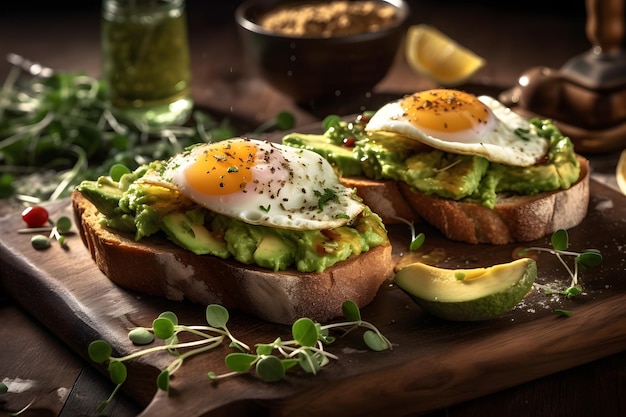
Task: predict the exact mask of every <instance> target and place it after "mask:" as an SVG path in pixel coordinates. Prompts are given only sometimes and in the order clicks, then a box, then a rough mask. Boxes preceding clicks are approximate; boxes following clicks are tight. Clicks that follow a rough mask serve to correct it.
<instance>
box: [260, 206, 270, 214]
mask: <svg viewBox="0 0 626 417" xmlns="http://www.w3.org/2000/svg"><path fill="white" fill-rule="evenodd" d="M271 208H272V205H271V204H268V205H267V207H263V206H259V209H261V211H263V212H265V213H269V212H270V209H271Z"/></svg>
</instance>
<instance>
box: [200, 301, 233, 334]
mask: <svg viewBox="0 0 626 417" xmlns="http://www.w3.org/2000/svg"><path fill="white" fill-rule="evenodd" d="M228 319H229V315H228V310H226V309H225V308H224V307H222V306H221V305H219V304H211V305H209V306H207V308H206V321H207V323H209V325H210V326H213V327H218V328H224V327H226V323H227V322H228Z"/></svg>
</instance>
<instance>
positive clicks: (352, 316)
mask: <svg viewBox="0 0 626 417" xmlns="http://www.w3.org/2000/svg"><path fill="white" fill-rule="evenodd" d="M341 311H342V313H343V316H344V317H345V318H346V319H347V320H348V321H361V310H359V306H357V305H356V303H355V302H354V301H352V300H346V301H344V302H343V304H342V305H341Z"/></svg>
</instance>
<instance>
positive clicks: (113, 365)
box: [109, 359, 128, 385]
mask: <svg viewBox="0 0 626 417" xmlns="http://www.w3.org/2000/svg"><path fill="white" fill-rule="evenodd" d="M127 375H128V371H127V370H126V365H124V364H123V363H122V362H120V361H118V360H115V359H113V360H111V361H110V362H109V376H110V377H111V381H113V383H114V384H118V385H121V384H123V383H124V382H125V381H126V376H127Z"/></svg>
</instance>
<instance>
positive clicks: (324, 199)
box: [313, 188, 337, 211]
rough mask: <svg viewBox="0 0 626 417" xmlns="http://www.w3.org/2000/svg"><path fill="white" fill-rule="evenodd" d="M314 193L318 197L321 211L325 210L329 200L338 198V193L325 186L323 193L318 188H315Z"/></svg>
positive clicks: (318, 206) (318, 205)
mask: <svg viewBox="0 0 626 417" xmlns="http://www.w3.org/2000/svg"><path fill="white" fill-rule="evenodd" d="M313 193H314V194H315V195H316V196H317V197H318V200H317V208H318V210H319V211H323V210H324V207H326V205H327V204H328V203H329V202H331V201H336V200H337V193H336V192H335V190H333V189H331V188H324V192H323V193H321V192H320V191H318V190H314V191H313Z"/></svg>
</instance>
